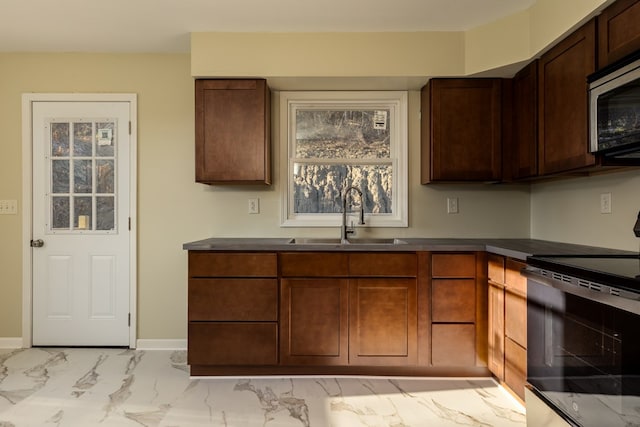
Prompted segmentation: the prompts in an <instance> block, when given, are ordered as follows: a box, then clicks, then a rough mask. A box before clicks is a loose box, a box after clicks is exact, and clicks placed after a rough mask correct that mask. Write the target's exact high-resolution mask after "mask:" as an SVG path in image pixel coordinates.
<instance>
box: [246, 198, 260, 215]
mask: <svg viewBox="0 0 640 427" xmlns="http://www.w3.org/2000/svg"><path fill="white" fill-rule="evenodd" d="M249 213H250V214H257V213H260V199H249Z"/></svg>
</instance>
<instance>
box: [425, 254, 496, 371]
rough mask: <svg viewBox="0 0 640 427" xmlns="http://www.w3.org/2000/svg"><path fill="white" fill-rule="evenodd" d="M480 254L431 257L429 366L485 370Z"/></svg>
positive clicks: (484, 300)
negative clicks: (471, 367)
mask: <svg viewBox="0 0 640 427" xmlns="http://www.w3.org/2000/svg"><path fill="white" fill-rule="evenodd" d="M482 256H483V254H481V253H475V252H474V253H435V254H433V255H432V257H431V342H432V348H431V362H432V364H433V366H443V367H444V366H447V367H470V366H487V356H486V352H487V344H486V324H487V322H486V320H485V319H486V316H487V311H486V306H487V304H486V298H485V295H486V291H485V287H486V280H483V276H484V274H483V271H484V269H483V268H481V267H479V266H480V265H483V262H482V261H480V263H479V262H478V258H479V257H480V258H481V257H482Z"/></svg>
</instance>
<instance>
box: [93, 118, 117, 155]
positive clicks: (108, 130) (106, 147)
mask: <svg viewBox="0 0 640 427" xmlns="http://www.w3.org/2000/svg"><path fill="white" fill-rule="evenodd" d="M96 146H97V148H96V151H97V154H96V155H97V156H98V157H113V156H114V153H115V123H114V122H98V123H96Z"/></svg>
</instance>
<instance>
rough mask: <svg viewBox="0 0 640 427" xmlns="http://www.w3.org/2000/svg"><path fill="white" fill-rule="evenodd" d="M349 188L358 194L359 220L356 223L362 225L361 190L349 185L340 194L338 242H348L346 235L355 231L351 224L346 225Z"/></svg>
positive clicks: (362, 203)
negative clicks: (340, 207)
mask: <svg viewBox="0 0 640 427" xmlns="http://www.w3.org/2000/svg"><path fill="white" fill-rule="evenodd" d="M351 190H355V191H356V192H357V193H358V195H359V196H360V221H359V222H358V225H364V199H363V197H362V191H360V189H358V188H356V187H349V188H347V189H346V190H345V191H344V194H343V195H342V226H341V227H340V243H349V239H348V238H347V236H349V234H353V233H355V232H356V230H355V228H354V227H353V225H351V226H348V225H347V196H348V195H349V192H350V191H351ZM352 224H353V223H352Z"/></svg>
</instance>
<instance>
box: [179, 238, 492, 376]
mask: <svg viewBox="0 0 640 427" xmlns="http://www.w3.org/2000/svg"><path fill="white" fill-rule="evenodd" d="M485 265H486V260H485V259H484V253H481V252H467V253H433V254H432V253H430V252H417V253H416V252H346V251H345V252H340V251H327V252H306V251H292V252H274V253H266V252H239V251H230V252H215V251H190V252H189V289H188V303H189V306H188V320H189V324H188V363H189V365H190V367H191V374H192V375H194V376H199V375H240V374H257V375H261V374H292V373H293V374H322V373H332V374H350V373H358V374H374V375H376V374H380V375H391V374H394V373H401V374H403V375H430V374H432V373H437V374H443V373H444V375H465V376H469V375H486V374H487V373H488V370H487V363H486V347H487V345H486V323H487V322H486V316H487V309H486V305H487V301H486V290H485V288H484V287H483V286H486V278H485V280H483V273H482V271H483V268H482V267H481V266H485ZM484 275H485V276H486V274H484ZM483 284H484V285H483ZM443 368H444V369H443Z"/></svg>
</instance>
